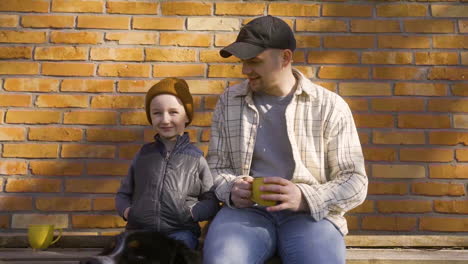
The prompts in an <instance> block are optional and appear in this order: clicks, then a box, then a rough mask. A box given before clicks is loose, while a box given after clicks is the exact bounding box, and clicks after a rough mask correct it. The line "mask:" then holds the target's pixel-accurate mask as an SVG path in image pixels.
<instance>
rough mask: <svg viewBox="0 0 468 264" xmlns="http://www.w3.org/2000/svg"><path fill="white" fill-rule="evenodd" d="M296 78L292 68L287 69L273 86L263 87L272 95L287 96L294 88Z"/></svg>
mask: <svg viewBox="0 0 468 264" xmlns="http://www.w3.org/2000/svg"><path fill="white" fill-rule="evenodd" d="M296 86H297V79H296V77H294V74H293V73H292V70H290V71H288V73H287V74H285V75H284V76H283V78H281V79H280V80H279V82H278V84H277V85H275V86H274V87H270V88H269V89H265V90H264V92H265V93H266V94H269V95H273V96H287V95H288V94H290V93H291V92H293V91H294V90H296Z"/></svg>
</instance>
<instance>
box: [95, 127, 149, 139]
mask: <svg viewBox="0 0 468 264" xmlns="http://www.w3.org/2000/svg"><path fill="white" fill-rule="evenodd" d="M140 138H141V133H140V131H139V130H134V129H121V128H89V129H87V130H86V139H87V140H88V141H89V142H95V141H100V142H134V141H137V140H138V139H140Z"/></svg>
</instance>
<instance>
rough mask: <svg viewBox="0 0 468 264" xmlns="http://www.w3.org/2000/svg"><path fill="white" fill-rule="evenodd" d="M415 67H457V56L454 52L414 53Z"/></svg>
mask: <svg viewBox="0 0 468 264" xmlns="http://www.w3.org/2000/svg"><path fill="white" fill-rule="evenodd" d="M415 62H416V64H417V65H457V64H458V54H457V53H455V52H416V53H415Z"/></svg>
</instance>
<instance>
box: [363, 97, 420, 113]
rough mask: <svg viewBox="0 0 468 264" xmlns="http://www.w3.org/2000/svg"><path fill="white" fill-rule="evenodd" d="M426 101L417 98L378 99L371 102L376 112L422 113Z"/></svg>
mask: <svg viewBox="0 0 468 264" xmlns="http://www.w3.org/2000/svg"><path fill="white" fill-rule="evenodd" d="M424 104H425V100H424V99H419V98H418V99H416V98H376V99H372V100H371V107H372V110H374V111H391V112H395V111H396V112H400V111H412V112H420V111H424V110H425V109H424V108H425V106H424Z"/></svg>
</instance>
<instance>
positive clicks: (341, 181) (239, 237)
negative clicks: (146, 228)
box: [204, 16, 367, 264]
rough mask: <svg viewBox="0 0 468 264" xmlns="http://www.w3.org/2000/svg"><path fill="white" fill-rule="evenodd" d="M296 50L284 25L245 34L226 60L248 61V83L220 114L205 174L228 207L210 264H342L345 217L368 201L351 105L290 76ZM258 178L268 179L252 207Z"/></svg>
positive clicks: (252, 28)
mask: <svg viewBox="0 0 468 264" xmlns="http://www.w3.org/2000/svg"><path fill="white" fill-rule="evenodd" d="M295 47H296V41H295V38H294V34H293V32H292V30H291V28H290V27H289V26H288V25H287V24H286V23H285V22H284V21H282V20H281V19H279V18H276V17H272V16H264V17H260V18H256V19H254V20H252V21H251V22H250V23H248V24H247V25H245V26H244V27H243V28H242V29H241V31H240V32H239V35H238V37H237V39H236V41H235V42H234V43H232V44H231V45H229V46H227V47H225V48H224V49H222V50H221V52H220V54H221V56H223V57H229V56H231V55H234V56H236V57H238V58H240V59H241V61H242V73H243V74H245V75H246V76H247V78H248V79H247V80H245V81H244V82H242V83H240V84H237V85H235V86H233V87H230V88H228V89H227V90H226V91H225V92H224V94H222V95H221V96H220V98H219V101H218V104H217V106H216V109H215V111H214V115H213V123H212V128H211V140H210V147H209V152H208V158H207V159H208V164H209V166H210V169H211V171H212V173H213V176H214V178H215V181H216V182H215V185H216V186H217V187H216V195H217V196H218V198H219V199H220V200H221V201H223V202H224V203H225V206H224V207H223V208H222V209H221V211H220V212H219V213H218V214H217V216H216V217H215V219H214V220H213V222H212V223H211V225H210V229H209V231H208V234H207V237H206V240H205V244H204V263H209V264H211V263H236V264H239V263H246V264H252V263H264V262H265V261H266V260H268V259H269V258H270V257H271V256H273V255H274V254H278V255H279V256H280V257H281V259H282V262H283V263H326V264H334V263H343V264H344V263H345V244H344V238H343V236H344V235H346V233H347V232H348V230H347V227H346V220H345V218H344V217H343V214H344V213H345V212H346V211H348V210H350V209H352V208H354V207H356V206H357V205H359V204H361V203H362V202H363V201H364V199H365V196H366V193H367V176H366V173H365V169H364V160H363V156H362V150H361V146H360V143H359V138H358V134H357V132H356V127H355V125H354V121H353V117H352V114H351V111H350V109H349V107H348V106H347V104H346V103H345V102H344V100H343V99H342V98H341V97H339V96H338V95H336V94H335V93H332V92H330V91H328V90H326V89H324V88H323V87H320V86H318V85H315V84H313V83H312V82H311V81H310V80H308V79H307V78H306V77H305V76H304V75H302V74H301V73H300V72H299V71H297V70H295V69H294V68H292V66H291V63H292V57H293V51H294V50H295ZM253 177H266V178H265V180H264V182H265V183H268V184H271V185H268V186H264V187H262V188H263V191H270V192H274V194H267V195H263V197H262V198H264V199H266V200H273V201H276V202H277V203H276V205H274V206H269V207H262V206H258V205H257V204H254V202H252V201H251V195H252V191H251V188H252V187H251V183H252V180H253Z"/></svg>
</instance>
